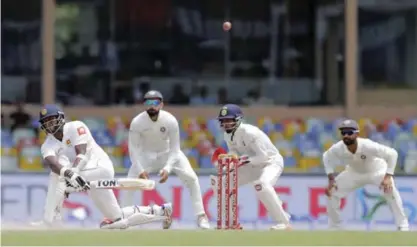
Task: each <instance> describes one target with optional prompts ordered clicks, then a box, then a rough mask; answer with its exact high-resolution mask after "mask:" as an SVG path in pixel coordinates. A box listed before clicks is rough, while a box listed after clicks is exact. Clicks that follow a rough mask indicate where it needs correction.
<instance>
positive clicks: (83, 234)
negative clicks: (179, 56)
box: [1, 230, 417, 246]
mask: <svg viewBox="0 0 417 247" xmlns="http://www.w3.org/2000/svg"><path fill="white" fill-rule="evenodd" d="M1 244H2V246H4V245H21V246H22V245H31V246H34V245H42V246H48V245H65V246H69V245H73V246H77V245H78V246H79V245H84V246H85V245H90V246H93V245H107V246H112V245H113V246H120V245H130V246H133V245H136V246H137V245H142V246H143V245H159V246H163V245H171V246H172V245H194V246H195V245H200V246H201V245H206V246H207V245H316V246H320V245H322V246H323V245H327V246H330V245H339V246H349V245H351V246H352V245H362V246H364V245H368V246H370V245H373V246H377V245H378V246H394V245H395V246H401V245H403V246H404V245H408V246H413V245H415V246H417V233H416V232H354V231H345V232H342V231H340V232H335V231H312V232H310V231H187V230H167V231H161V230H153V231H149V230H137V231H133V230H125V231H103V230H100V231H97V230H84V231H82V230H79V231H78V230H62V231H37V230H29V231H20V230H16V231H2V233H1Z"/></svg>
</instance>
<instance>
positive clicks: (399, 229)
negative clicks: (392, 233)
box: [398, 226, 410, 232]
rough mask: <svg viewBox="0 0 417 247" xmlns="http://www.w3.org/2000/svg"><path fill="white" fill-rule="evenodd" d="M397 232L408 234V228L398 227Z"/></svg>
mask: <svg viewBox="0 0 417 247" xmlns="http://www.w3.org/2000/svg"><path fill="white" fill-rule="evenodd" d="M398 231H400V232H408V231H410V228H408V226H400V227H398Z"/></svg>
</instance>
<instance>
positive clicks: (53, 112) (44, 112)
mask: <svg viewBox="0 0 417 247" xmlns="http://www.w3.org/2000/svg"><path fill="white" fill-rule="evenodd" d="M39 123H40V124H41V129H42V130H44V131H46V133H48V134H55V133H56V132H57V131H58V130H59V129H61V128H62V126H64V124H65V114H64V112H63V111H62V110H61V109H60V108H59V107H58V106H56V105H44V106H43V107H42V109H41V111H40V112H39Z"/></svg>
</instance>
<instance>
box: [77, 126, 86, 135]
mask: <svg viewBox="0 0 417 247" xmlns="http://www.w3.org/2000/svg"><path fill="white" fill-rule="evenodd" d="M77 132H78V135H79V136H80V135H84V134H85V128H84V127H78V128H77Z"/></svg>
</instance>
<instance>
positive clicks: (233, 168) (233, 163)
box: [217, 154, 242, 229]
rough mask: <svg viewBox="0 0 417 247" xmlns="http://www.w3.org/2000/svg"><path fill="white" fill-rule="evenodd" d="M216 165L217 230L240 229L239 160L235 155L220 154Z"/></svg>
mask: <svg viewBox="0 0 417 247" xmlns="http://www.w3.org/2000/svg"><path fill="white" fill-rule="evenodd" d="M217 164H218V166H217V168H218V170H217V229H242V228H241V227H240V224H239V222H238V173H237V169H238V165H239V158H238V156H237V155H229V154H221V155H219V158H218V161H217ZM230 174H232V179H230ZM223 180H224V181H223ZM230 183H232V185H230ZM223 186H224V188H223ZM223 199H224V207H223ZM230 202H231V203H232V205H230ZM223 214H224V228H223ZM230 215H232V220H230Z"/></svg>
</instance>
